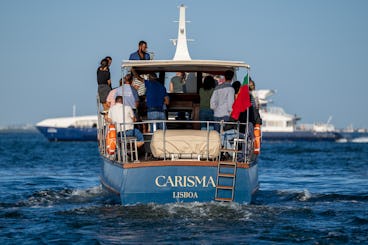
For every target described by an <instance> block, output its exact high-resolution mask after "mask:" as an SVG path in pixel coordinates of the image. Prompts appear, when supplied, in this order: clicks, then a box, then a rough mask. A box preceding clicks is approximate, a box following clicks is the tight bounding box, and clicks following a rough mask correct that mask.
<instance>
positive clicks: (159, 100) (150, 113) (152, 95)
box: [131, 68, 169, 132]
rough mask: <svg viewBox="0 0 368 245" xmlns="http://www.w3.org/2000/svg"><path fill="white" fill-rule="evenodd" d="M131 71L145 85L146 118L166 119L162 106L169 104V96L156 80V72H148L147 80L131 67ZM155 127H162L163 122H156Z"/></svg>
mask: <svg viewBox="0 0 368 245" xmlns="http://www.w3.org/2000/svg"><path fill="white" fill-rule="evenodd" d="M131 71H132V73H133V75H134V77H135V78H137V79H138V80H139V81H141V82H144V85H145V86H146V105H147V119H148V120H166V115H165V112H164V108H165V107H164V106H167V105H168V104H169V96H168V94H167V92H166V88H165V87H164V86H163V85H162V84H161V83H160V82H159V81H157V75H156V73H151V74H149V80H144V79H143V78H142V77H140V76H139V75H138V74H137V72H136V71H135V70H134V69H133V68H132V70H131ZM156 128H157V129H163V124H162V123H156ZM151 132H153V125H151Z"/></svg>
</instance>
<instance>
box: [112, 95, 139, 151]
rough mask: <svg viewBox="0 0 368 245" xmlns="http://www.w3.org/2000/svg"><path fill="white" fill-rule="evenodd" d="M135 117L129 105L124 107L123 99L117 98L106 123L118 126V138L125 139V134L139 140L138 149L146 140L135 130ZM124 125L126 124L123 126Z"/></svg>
mask: <svg viewBox="0 0 368 245" xmlns="http://www.w3.org/2000/svg"><path fill="white" fill-rule="evenodd" d="M135 120H136V119H135V116H134V113H133V110H132V108H131V107H130V106H128V105H123V97H122V96H116V99H115V105H113V106H112V107H111V108H110V109H109V112H108V114H107V118H106V121H107V122H109V123H116V124H117V132H118V137H119V138H120V137H123V133H124V132H125V135H126V136H130V137H136V138H137V147H138V148H139V147H141V146H143V144H144V138H143V135H142V133H141V132H140V131H139V130H138V129H136V128H134V125H133V122H135ZM122 123H125V124H123V125H121V124H122Z"/></svg>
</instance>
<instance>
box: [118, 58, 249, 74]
mask: <svg viewBox="0 0 368 245" xmlns="http://www.w3.org/2000/svg"><path fill="white" fill-rule="evenodd" d="M121 66H122V68H125V69H129V68H132V67H134V69H135V70H136V71H137V72H138V73H150V72H177V71H185V72H206V73H218V74H221V73H223V72H225V71H226V70H229V69H230V70H236V69H238V68H245V69H250V66H249V65H248V64H246V63H244V62H242V61H222V60H124V61H123V63H122V65H121Z"/></svg>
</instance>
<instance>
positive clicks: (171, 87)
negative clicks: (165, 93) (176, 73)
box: [169, 82, 174, 93]
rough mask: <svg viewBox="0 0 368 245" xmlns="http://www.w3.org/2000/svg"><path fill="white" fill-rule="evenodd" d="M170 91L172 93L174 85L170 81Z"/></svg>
mask: <svg viewBox="0 0 368 245" xmlns="http://www.w3.org/2000/svg"><path fill="white" fill-rule="evenodd" d="M169 89H170V93H173V92H174V85H173V82H170V88H169Z"/></svg>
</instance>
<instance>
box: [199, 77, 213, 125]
mask: <svg viewBox="0 0 368 245" xmlns="http://www.w3.org/2000/svg"><path fill="white" fill-rule="evenodd" d="M215 86H216V81H215V79H214V78H213V76H206V77H205V78H204V81H203V84H202V87H201V88H200V89H199V99H200V102H199V120H200V121H213V110H212V109H211V108H210V100H211V96H212V94H213V91H214V89H215ZM210 126H211V127H213V126H212V124H210ZM201 129H207V124H206V123H204V122H201Z"/></svg>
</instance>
